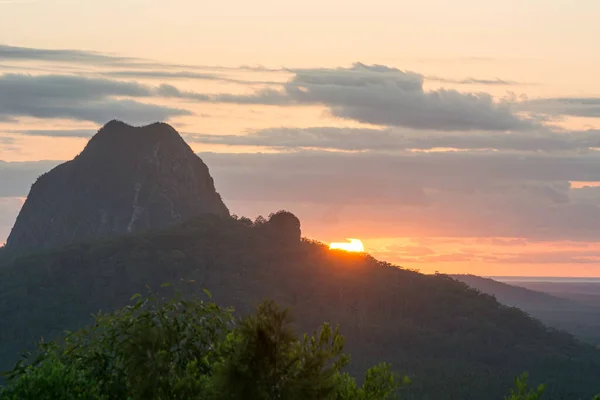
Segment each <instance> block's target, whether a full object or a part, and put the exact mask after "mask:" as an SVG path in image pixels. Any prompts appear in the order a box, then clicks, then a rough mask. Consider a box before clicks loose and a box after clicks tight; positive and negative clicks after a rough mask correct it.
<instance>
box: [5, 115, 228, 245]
mask: <svg viewBox="0 0 600 400" xmlns="http://www.w3.org/2000/svg"><path fill="white" fill-rule="evenodd" d="M203 214H216V215H219V216H228V215H229V211H228V209H227V207H226V206H225V204H224V203H223V201H222V200H221V197H220V196H219V194H218V193H217V192H216V190H215V187H214V183H213V179H212V178H211V176H210V173H209V171H208V167H207V166H206V164H204V162H203V161H202V160H201V159H200V158H199V157H198V156H197V155H196V154H194V152H193V151H192V149H191V148H190V147H189V146H188V145H187V144H186V143H185V141H184V140H183V139H182V138H181V136H180V135H179V134H178V133H177V131H175V129H173V128H172V127H171V126H169V125H167V124H164V123H155V124H152V125H148V126H144V127H133V126H130V125H127V124H125V123H123V122H120V121H116V120H114V121H111V122H109V123H107V124H106V125H105V126H104V127H102V128H101V129H100V130H99V131H98V133H97V134H96V135H94V136H93V137H92V138H91V139H90V141H89V142H88V144H87V146H86V147H85V149H84V150H83V151H82V152H81V153H80V154H79V155H78V156H77V157H75V158H74V159H73V160H71V161H68V162H65V163H63V164H61V165H59V166H57V167H56V168H54V169H52V170H51V171H50V172H48V173H46V174H44V175H42V176H41V177H40V178H39V179H38V180H37V181H36V182H35V183H34V184H33V186H32V188H31V191H30V192H29V195H28V197H27V200H26V201H25V204H24V205H23V208H22V210H21V212H20V213H19V216H18V217H17V220H16V223H15V225H14V227H13V229H12V231H11V233H10V236H9V237H8V240H7V243H6V247H7V249H19V250H23V249H32V248H48V247H55V246H59V245H65V244H70V243H74V242H77V241H81V240H84V239H89V238H95V237H109V236H115V235H120V234H124V233H131V232H138V231H143V230H148V229H158V228H164V227H166V226H169V225H172V224H173V223H176V222H178V221H182V220H186V219H189V218H192V217H195V216H199V215H203Z"/></svg>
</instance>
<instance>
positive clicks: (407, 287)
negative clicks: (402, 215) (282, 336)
mask: <svg viewBox="0 0 600 400" xmlns="http://www.w3.org/2000/svg"><path fill="white" fill-rule="evenodd" d="M283 222H284V223H282V224H275V223H271V224H262V225H261V226H260V227H254V226H251V224H249V223H248V221H240V220H235V219H221V218H218V217H213V216H207V217H203V218H200V219H196V220H193V221H190V222H187V223H184V224H182V225H181V226H178V227H176V228H171V229H168V230H164V231H160V232H151V233H146V234H138V235H132V236H125V237H121V238H116V239H112V240H110V241H103V242H93V243H83V244H78V245H72V246H69V247H67V248H63V249H60V250H55V251H47V252H44V253H38V254H33V255H29V256H22V257H19V258H18V259H16V260H14V261H10V262H8V263H7V264H6V265H3V266H2V267H1V268H0V315H1V316H2V318H1V319H0V343H1V344H0V347H1V349H0V351H1V354H0V358H1V359H2V363H3V365H2V367H4V369H6V368H9V367H10V366H11V365H10V363H11V362H13V361H15V359H16V349H21V348H23V347H24V346H26V345H27V344H30V345H31V344H33V341H35V340H36V339H39V337H40V336H44V337H45V338H51V337H55V336H57V335H60V334H61V332H62V331H63V329H76V328H78V327H81V326H83V325H84V324H86V323H89V322H90V320H91V316H90V315H91V313H93V312H96V311H97V310H99V309H102V310H112V309H116V308H120V307H122V306H123V305H125V304H127V303H128V301H129V298H130V296H131V294H132V293H135V292H139V291H143V290H144V287H145V286H146V285H150V286H151V287H153V288H157V287H159V286H160V285H161V284H162V283H164V282H172V283H174V284H179V285H182V287H183V290H184V291H185V292H192V291H199V290H201V289H202V288H207V289H209V290H210V291H211V292H212V293H213V296H214V299H215V300H216V301H217V302H218V303H220V304H224V305H232V306H234V307H235V308H236V310H237V313H238V314H240V315H247V314H248V313H249V312H251V310H252V309H253V308H254V306H255V305H256V303H257V302H259V301H261V300H263V299H266V298H270V299H273V300H275V301H277V302H278V303H280V304H282V305H286V306H291V308H292V310H293V311H294V312H293V316H294V318H295V321H296V325H297V328H298V329H299V330H300V331H305V332H306V331H312V330H313V329H315V328H316V327H317V326H319V325H320V324H321V323H322V322H323V321H330V322H332V323H339V324H340V327H341V329H342V330H343V332H344V333H345V336H346V339H347V346H346V349H347V351H348V352H349V353H350V354H351V355H352V365H353V368H354V369H353V370H352V371H350V372H353V373H357V374H358V373H360V374H361V375H362V373H363V372H364V370H365V369H366V368H367V367H368V366H370V365H373V364H375V363H377V362H380V361H389V362H391V363H393V365H394V367H395V368H397V369H398V371H399V372H401V373H403V374H406V375H408V376H409V377H410V378H411V379H412V385H411V387H410V390H409V393H407V394H406V397H405V398H409V399H436V400H438V399H442V400H443V399H461V400H462V399H487V398H493V397H495V398H498V397H499V396H501V395H503V394H505V392H506V388H507V387H510V386H511V385H512V380H513V378H514V377H515V376H516V375H519V374H520V373H521V372H523V371H529V373H530V376H531V382H532V383H533V384H537V383H542V382H543V383H547V384H548V390H547V393H546V394H547V398H548V399H579V398H585V399H589V398H590V397H591V396H592V395H593V394H595V393H597V392H598V389H599V388H600V384H598V383H597V382H598V380H597V377H598V376H600V353H599V352H598V351H597V350H595V349H594V348H593V347H591V346H587V345H584V344H582V343H579V342H577V341H576V340H575V339H573V337H571V336H570V335H568V334H565V333H561V332H557V331H555V330H552V329H549V328H547V327H545V326H544V325H543V324H541V323H540V322H538V321H537V320H534V319H532V318H530V317H529V316H527V315H526V314H525V313H523V312H521V311H520V310H518V309H514V308H509V307H506V306H502V305H500V304H499V303H498V302H497V301H496V300H495V299H494V298H493V297H491V296H489V295H486V294H482V293H480V292H478V291H476V290H473V289H471V288H469V287H468V286H467V285H465V284H463V283H460V282H457V281H455V280H454V279H452V278H450V277H447V276H444V275H434V276H428V275H422V274H419V273H417V272H413V271H408V270H403V269H400V268H397V267H395V266H392V265H390V264H387V263H384V262H379V261H377V260H375V259H373V258H372V257H370V256H367V255H362V254H350V253H342V252H332V251H330V250H329V249H327V247H326V246H324V245H322V244H320V243H315V242H311V241H307V240H303V241H299V240H297V236H296V235H297V231H296V227H295V226H293V225H294V224H293V223H292V224H291V225H292V226H290V224H287V225H286V223H285V222H286V221H283ZM288 222H289V221H288Z"/></svg>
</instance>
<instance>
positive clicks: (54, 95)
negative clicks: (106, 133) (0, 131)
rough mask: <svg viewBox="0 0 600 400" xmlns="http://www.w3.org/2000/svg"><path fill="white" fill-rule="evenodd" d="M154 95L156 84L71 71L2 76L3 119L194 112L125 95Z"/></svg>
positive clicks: (146, 117) (134, 117)
mask: <svg viewBox="0 0 600 400" xmlns="http://www.w3.org/2000/svg"><path fill="white" fill-rule="evenodd" d="M151 96H157V93H156V92H155V90H154V89H153V88H151V87H147V86H144V85H141V84H139V83H136V82H122V81H115V80H109V79H102V78H87V77H82V76H71V75H39V76H33V75H21V74H5V75H2V76H0V119H3V118H4V119H11V118H14V117H19V116H28V117H36V118H70V119H73V120H82V121H92V122H96V123H98V124H102V123H105V122H106V121H108V120H111V119H115V118H116V119H123V120H127V121H130V122H131V123H134V124H143V123H149V122H154V121H162V120H168V119H169V118H171V117H175V116H180V115H191V114H192V113H191V112H190V111H188V110H184V109H180V108H173V107H166V106H159V105H154V104H147V103H141V102H138V101H135V100H131V99H123V98H122V97H151ZM117 97H119V98H117Z"/></svg>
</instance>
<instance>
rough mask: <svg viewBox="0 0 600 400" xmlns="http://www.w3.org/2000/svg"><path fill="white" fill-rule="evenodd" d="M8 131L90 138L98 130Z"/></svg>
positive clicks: (10, 131) (47, 135) (11, 131)
mask: <svg viewBox="0 0 600 400" xmlns="http://www.w3.org/2000/svg"><path fill="white" fill-rule="evenodd" d="M6 132H7V133H12V134H17V135H25V136H44V137H63V138H90V137H92V136H94V135H95V134H96V132H97V130H91V129H14V130H8V131H6Z"/></svg>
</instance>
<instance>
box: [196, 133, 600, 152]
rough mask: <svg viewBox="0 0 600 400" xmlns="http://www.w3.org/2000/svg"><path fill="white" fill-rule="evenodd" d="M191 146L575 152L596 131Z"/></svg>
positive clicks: (216, 140)
mask: <svg viewBox="0 0 600 400" xmlns="http://www.w3.org/2000/svg"><path fill="white" fill-rule="evenodd" d="M186 138H187V140H189V141H191V142H197V143H207V144H226V145H239V146H260V147H270V148H277V149H293V150H296V149H306V148H314V149H335V150H348V151H364V150H372V151H400V150H431V149H435V148H455V149H461V150H478V149H496V150H508V151H526V152H529V151H536V152H537V151H542V152H559V151H576V150H585V149H589V148H597V147H600V131H597V130H589V131H582V132H570V133H562V132H553V131H550V130H547V129H538V130H531V131H525V132H510V133H506V132H493V131H492V132H444V131H415V130H408V129H405V130H401V129H384V130H378V129H366V128H334V127H314V128H271V129H264V130H260V131H256V132H251V133H249V134H245V135H211V134H194V133H188V134H187V135H186Z"/></svg>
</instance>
